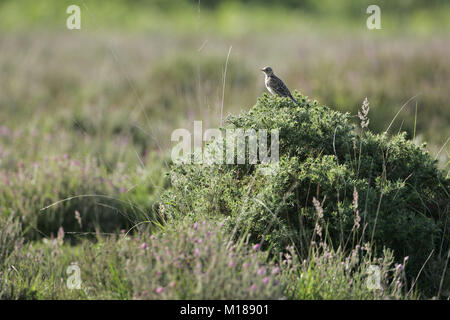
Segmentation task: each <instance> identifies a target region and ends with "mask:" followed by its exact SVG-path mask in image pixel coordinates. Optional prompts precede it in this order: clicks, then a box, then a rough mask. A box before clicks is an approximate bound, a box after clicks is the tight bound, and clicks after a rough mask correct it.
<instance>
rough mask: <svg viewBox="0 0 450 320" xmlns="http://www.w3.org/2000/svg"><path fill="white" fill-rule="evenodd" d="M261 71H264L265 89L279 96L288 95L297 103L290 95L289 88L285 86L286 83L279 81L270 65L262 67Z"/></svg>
mask: <svg viewBox="0 0 450 320" xmlns="http://www.w3.org/2000/svg"><path fill="white" fill-rule="evenodd" d="M261 71H262V72H264V74H265V76H266V79H265V84H266V88H267V90H269V92H270V93H271V94H276V95H279V96H281V97H288V98H290V99H291V100H292V101H293V102H294V103H295V104H297V101H296V100H295V99H294V97H293V96H292V94H291V92H290V91H289V89H288V88H287V87H286V85H285V84H284V83H283V81H281V79H280V78H278V77H277V76H276V75H275V74H274V73H273V70H272V68H271V67H264V68H262V69H261Z"/></svg>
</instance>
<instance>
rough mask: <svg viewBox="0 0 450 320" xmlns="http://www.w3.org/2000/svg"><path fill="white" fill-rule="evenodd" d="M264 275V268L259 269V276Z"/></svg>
mask: <svg viewBox="0 0 450 320" xmlns="http://www.w3.org/2000/svg"><path fill="white" fill-rule="evenodd" d="M264 273H265V270H264V268H259V269H258V275H259V276H262V275H263V274H264Z"/></svg>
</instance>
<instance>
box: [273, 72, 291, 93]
mask: <svg viewBox="0 0 450 320" xmlns="http://www.w3.org/2000/svg"><path fill="white" fill-rule="evenodd" d="M272 88H273V90H274V91H275V92H276V93H277V94H279V95H280V96H282V97H290V98H292V94H291V92H290V91H289V89H288V88H287V87H286V85H285V84H284V83H283V81H282V80H281V79H280V78H278V77H276V76H273V81H272Z"/></svg>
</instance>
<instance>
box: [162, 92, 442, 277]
mask: <svg viewBox="0 0 450 320" xmlns="http://www.w3.org/2000/svg"><path fill="white" fill-rule="evenodd" d="M295 97H296V99H297V100H298V101H299V102H300V106H292V103H290V102H288V101H287V99H282V98H279V97H273V96H271V97H269V96H268V95H265V94H264V95H263V97H262V98H260V99H258V102H257V104H256V105H255V106H254V107H253V108H251V109H250V110H249V111H248V112H243V113H241V114H240V115H239V116H236V117H229V118H228V127H239V128H244V129H248V128H253V129H268V130H270V129H279V130H280V149H279V150H280V161H279V163H278V164H269V165H267V164H256V165H248V164H247V165H210V166H207V165H181V166H178V167H174V168H173V171H172V174H171V178H172V185H173V189H172V190H171V191H170V192H169V193H168V194H167V195H166V198H167V200H166V204H167V208H166V209H167V212H168V213H171V214H173V215H176V216H177V215H183V214H190V213H195V212H210V214H211V215H213V216H225V217H226V218H227V222H228V226H229V227H230V228H237V229H238V230H240V231H241V233H244V232H247V231H249V232H250V233H251V235H252V236H253V240H254V241H258V242H260V241H262V242H264V243H265V244H267V246H268V247H272V248H275V249H276V250H277V251H280V250H283V248H284V247H286V245H289V244H291V243H294V244H295V245H296V246H297V247H298V248H299V250H300V252H302V254H306V253H307V252H308V248H309V242H310V241H311V239H313V238H314V237H317V236H318V235H317V233H316V232H315V231H314V230H315V229H316V228H317V223H318V222H319V224H321V225H322V227H323V228H324V230H325V231H324V234H323V236H324V237H326V238H327V240H328V241H330V242H331V243H333V245H334V246H335V247H337V246H340V247H341V248H346V247H347V244H351V245H352V246H354V245H356V244H358V243H361V241H363V242H366V241H372V240H373V241H374V245H375V247H376V248H377V250H378V251H379V253H380V252H381V250H382V248H383V247H385V246H386V247H388V248H390V249H392V250H394V252H395V254H396V257H397V259H400V260H401V259H403V257H405V256H409V257H410V263H409V271H410V275H416V274H417V272H418V270H419V268H420V267H421V266H422V264H423V263H424V262H425V259H426V257H427V256H428V255H429V254H430V252H431V251H432V250H433V249H434V250H437V251H439V250H441V248H440V246H441V245H442V243H445V246H447V243H448V233H446V234H444V232H448V226H446V225H445V224H448V221H447V215H448V199H449V181H448V180H446V179H445V178H444V176H443V173H442V172H441V171H440V170H439V169H438V168H437V167H436V162H435V161H434V160H432V159H431V157H430V156H429V154H428V153H427V152H426V151H425V149H424V148H423V146H421V147H419V146H416V145H415V144H414V143H413V142H412V141H409V140H407V139H405V135H404V134H399V135H394V136H393V137H392V138H390V137H388V136H387V135H384V134H382V135H376V134H372V133H371V132H367V131H363V132H362V133H361V134H360V135H358V134H356V132H355V130H354V129H355V128H354V126H353V125H351V124H350V122H349V119H348V118H349V115H348V114H342V113H340V112H337V111H334V110H332V109H330V108H328V107H325V106H319V105H318V103H317V102H312V101H310V100H308V99H307V98H306V97H303V96H301V95H299V94H297V93H296V94H295ZM247 163H248V162H247ZM355 190H356V191H355ZM313 197H315V198H316V199H318V201H319V202H320V206H322V207H323V218H322V217H320V219H319V218H318V214H317V212H318V206H317V205H316V206H314V204H313ZM357 219H360V221H356V220H357ZM318 220H319V221H318Z"/></svg>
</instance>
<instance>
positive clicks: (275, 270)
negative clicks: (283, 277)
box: [272, 267, 280, 275]
mask: <svg viewBox="0 0 450 320" xmlns="http://www.w3.org/2000/svg"><path fill="white" fill-rule="evenodd" d="M279 273H280V268H278V267H275V268H274V269H273V270H272V274H274V275H275V274H279Z"/></svg>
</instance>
